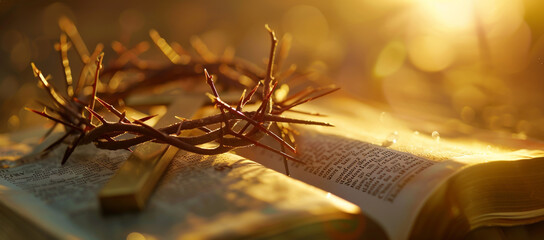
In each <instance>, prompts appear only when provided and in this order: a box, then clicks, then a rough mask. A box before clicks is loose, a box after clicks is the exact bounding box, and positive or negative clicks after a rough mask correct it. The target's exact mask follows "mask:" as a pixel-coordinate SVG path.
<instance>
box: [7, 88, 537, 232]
mask: <svg viewBox="0 0 544 240" xmlns="http://www.w3.org/2000/svg"><path fill="white" fill-rule="evenodd" d="M305 107H306V109H304V110H305V111H318V112H320V113H323V114H326V115H328V116H329V118H327V120H328V121H330V122H332V123H333V124H334V125H335V127H333V128H330V127H297V128H295V129H294V130H295V131H296V132H298V133H299V134H298V135H297V136H296V144H297V149H298V153H297V155H296V157H297V158H298V159H300V160H301V161H302V162H304V164H301V163H297V162H288V164H289V169H290V175H291V177H292V178H294V179H297V180H294V179H292V178H289V177H287V176H285V175H283V174H281V173H279V172H283V171H284V163H283V161H284V159H282V157H281V156H278V155H276V154H275V153H272V152H269V151H266V150H263V149H260V148H245V149H241V150H238V151H236V154H237V155H234V154H230V153H229V154H223V155H217V156H199V155H195V154H189V153H185V152H180V153H178V155H177V156H176V158H175V159H174V161H173V162H172V163H171V165H170V166H169V169H168V171H167V173H166V175H165V176H164V177H163V179H162V180H161V182H160V183H159V187H158V188H157V189H156V191H155V192H154V193H153V195H152V197H151V199H150V202H149V205H148V206H147V208H146V209H145V210H144V211H142V212H139V213H126V214H121V215H112V216H105V215H103V214H101V212H100V210H99V207H98V199H97V196H96V194H97V193H98V191H99V188H100V187H101V186H102V185H103V184H104V183H105V182H106V181H107V179H109V177H111V176H112V174H113V173H114V171H115V170H116V169H117V168H118V167H119V166H120V164H122V162H123V160H124V159H126V157H127V156H128V154H129V153H128V152H127V151H106V150H99V149H96V148H94V147H93V146H86V147H82V148H79V149H76V152H75V153H74V155H73V156H72V157H71V160H70V161H69V162H68V164H67V165H65V166H60V163H59V161H57V160H58V159H55V158H58V155H59V154H60V153H62V150H63V149H59V150H58V151H56V152H53V153H52V154H50V155H49V156H48V157H47V158H46V159H41V160H36V159H31V158H30V159H25V161H26V162H25V163H23V164H21V165H20V166H14V167H12V168H6V169H3V170H0V185H1V187H0V203H1V204H2V205H3V206H2V208H0V209H1V210H0V215H2V216H3V217H2V218H1V219H2V220H0V221H1V223H2V224H0V226H2V227H1V230H2V234H4V235H5V236H7V237H11V236H23V237H33V238H37V237H40V238H83V239H105V238H107V239H119V238H127V239H130V238H131V237H133V238H134V239H136V237H143V238H145V239H147V238H149V239H176V238H179V237H183V238H259V239H262V238H285V237H291V238H303V237H304V238H308V237H319V238H343V239H345V238H347V239H349V238H366V239H387V238H389V239H408V238H417V239H437V238H459V237H462V236H463V235H464V234H466V233H467V232H468V231H469V230H471V229H474V228H477V227H480V226H486V225H500V226H511V225H516V224H528V223H532V222H536V221H540V220H543V219H544V190H542V188H541V186H543V184H544V159H541V158H540V157H542V156H544V153H543V152H542V151H540V150H535V149H543V146H544V145H543V144H541V143H538V142H529V141H512V144H509V146H508V147H500V146H496V145H490V144H488V143H484V142H482V141H476V140H471V141H469V140H458V141H453V140H450V141H448V140H446V139H439V138H438V136H437V134H434V136H431V134H428V133H424V132H423V133H419V132H414V131H413V130H411V129H410V128H409V127H408V125H407V124H406V123H404V122H403V121H400V120H397V119H395V118H393V117H391V116H389V115H387V114H383V113H382V112H381V111H378V110H376V109H374V108H372V107H369V106H367V105H365V104H362V103H359V102H356V101H354V100H350V99H343V98H337V99H334V98H329V99H327V100H324V101H320V102H316V103H314V104H310V105H307V106H305ZM6 139H7V136H5V137H4V140H2V141H3V143H2V144H3V145H4V146H5V144H4V143H5V142H8V141H10V140H9V139H8V140H6ZM25 151H27V152H28V147H26V146H25V145H24V144H23V145H21V144H18V145H14V144H11V145H9V146H7V147H3V148H2V149H1V151H0V152H1V154H2V156H3V159H6V157H7V156H10V155H17V154H22V153H23V152H25ZM248 159H251V160H248ZM5 161H7V160H5ZM254 161H255V162H254ZM256 162H258V163H256ZM259 163H260V164H259ZM4 164H6V163H5V162H4ZM261 164H262V165H261ZM271 169H274V170H276V171H274V170H271ZM316 187H317V188H316ZM336 196H338V197H336ZM343 199H346V200H347V201H346V200H343Z"/></svg>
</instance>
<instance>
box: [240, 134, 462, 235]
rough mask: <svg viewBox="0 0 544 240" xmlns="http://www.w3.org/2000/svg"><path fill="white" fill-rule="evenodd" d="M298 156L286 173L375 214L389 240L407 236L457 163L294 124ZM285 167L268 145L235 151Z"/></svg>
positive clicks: (282, 170) (264, 163)
mask: <svg viewBox="0 0 544 240" xmlns="http://www.w3.org/2000/svg"><path fill="white" fill-rule="evenodd" d="M297 130H299V131H300V136H299V137H297V143H298V149H297V150H298V154H297V155H295V156H297V157H298V158H297V159H299V160H301V161H303V162H304V163H305V164H300V163H297V162H293V161H288V164H289V171H290V176H291V177H293V178H295V179H299V180H301V181H303V182H306V183H309V184H311V185H314V186H316V187H318V188H321V189H323V190H325V191H329V192H331V193H333V194H335V195H337V196H339V197H342V198H344V199H346V200H348V201H351V202H352V203H355V204H357V205H358V206H359V207H361V209H362V210H363V212H364V213H365V214H367V215H369V216H370V217H372V218H374V219H375V220H376V221H377V222H378V223H379V224H381V226H382V227H384V229H385V230H386V232H387V234H388V235H389V237H390V238H391V239H406V238H407V237H408V234H409V231H410V229H411V226H412V223H413V221H414V220H415V218H416V216H417V213H418V212H419V209H420V208H421V207H422V206H423V204H424V202H425V200H426V199H427V198H428V197H429V195H430V194H431V193H432V192H433V189H434V188H436V187H438V186H439V185H440V184H441V183H442V182H443V181H445V179H447V178H448V177H449V176H451V175H453V173H454V172H455V170H457V169H459V168H460V167H461V165H460V164H457V163H455V162H451V161H443V162H436V161H432V160H428V159H425V158H422V157H418V156H416V155H413V154H409V153H404V152H399V151H396V150H392V149H388V148H384V147H380V146H376V145H373V144H369V143H366V142H362V141H358V140H354V139H348V138H342V137H339V136H335V135H327V134H323V133H318V132H312V131H311V130H307V129H302V128H298V129H297ZM237 153H238V154H241V155H243V156H246V157H248V158H254V159H257V160H258V161H259V162H260V163H262V164H263V165H265V166H267V167H270V168H272V169H275V170H277V171H280V172H285V169H284V166H283V158H282V157H279V156H278V155H276V154H274V153H271V152H269V151H266V150H262V149H258V148H251V149H244V150H239V151H237Z"/></svg>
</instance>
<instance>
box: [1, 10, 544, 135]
mask: <svg viewBox="0 0 544 240" xmlns="http://www.w3.org/2000/svg"><path fill="white" fill-rule="evenodd" d="M542 11H544V2H543V1H539V0H382V1H374V0H343V1H325V0H313V1H302V0H300V1H279V0H267V1H251V0H238V1H210V0H207V1H172V0H169V1H155V2H151V1H141V0H137V1H126V2H117V1H104V0H95V1H15V0H0V53H1V54H0V56H2V57H1V58H0V103H1V106H0V110H1V112H2V114H0V132H8V131H15V130H19V129H24V128H26V127H28V126H31V125H33V124H42V123H44V120H43V119H41V118H40V117H38V116H32V114H30V113H27V112H26V111H24V110H22V109H23V107H24V106H27V105H28V104H31V101H32V98H33V96H37V95H39V94H42V93H41V92H42V91H43V90H40V89H39V88H38V86H37V81H36V79H35V78H34V77H33V74H32V70H31V67H30V62H31V61H33V62H35V63H36V65H37V66H38V67H39V68H40V69H41V70H42V71H43V72H44V73H45V74H46V75H47V74H51V76H52V77H53V78H52V81H53V82H54V83H55V84H57V86H62V85H61V84H62V81H63V79H62V77H63V74H62V65H61V63H60V57H59V53H58V52H57V51H56V50H55V49H54V48H53V45H54V44H55V43H56V42H58V41H59V40H58V39H59V34H60V29H59V25H58V19H59V17H61V16H67V17H69V18H70V19H72V20H73V21H74V22H75V24H76V26H77V27H78V29H79V32H80V34H81V35H82V37H83V39H84V40H85V42H86V43H87V45H88V46H87V47H88V48H89V49H93V48H94V46H96V44H97V43H100V42H101V43H104V44H105V46H106V47H105V52H106V55H105V62H106V64H107V63H108V56H110V57H112V56H116V55H115V53H114V52H113V51H112V50H111V47H110V44H111V42H112V41H114V40H117V41H120V42H121V43H123V44H125V45H126V46H135V45H136V44H138V43H139V42H141V41H144V40H145V41H149V40H150V39H149V35H148V32H149V29H151V28H154V29H157V30H158V31H159V33H161V35H162V36H163V37H164V38H166V39H167V40H168V41H177V42H179V43H180V44H181V45H183V46H185V47H186V48H188V47H189V46H190V44H189V41H190V39H191V36H194V35H198V36H199V37H200V38H201V39H202V40H203V41H204V42H205V43H206V44H207V45H208V47H209V48H210V50H211V51H212V52H215V53H219V54H220V53H222V52H223V51H224V49H225V48H226V47H227V46H232V47H234V48H235V49H236V53H237V56H239V57H242V58H245V59H248V60H251V61H253V62H256V63H261V62H262V61H263V58H265V57H266V56H267V54H268V50H269V39H268V35H267V34H266V32H265V30H264V28H263V25H264V24H265V23H268V24H270V26H271V27H272V28H273V29H275V30H276V31H277V33H278V35H280V36H281V35H283V34H285V33H289V34H291V36H292V39H293V40H292V43H293V45H292V48H291V54H290V56H289V62H290V63H296V64H297V65H298V66H299V68H300V69H310V70H312V71H314V72H317V73H321V76H325V77H322V78H320V81H323V82H331V83H335V84H337V85H339V86H340V87H342V88H343V89H344V90H345V91H347V92H349V93H350V94H352V95H353V96H355V97H357V98H359V99H361V100H363V101H367V102H373V103H380V104H383V105H385V106H386V107H387V108H388V109H389V110H390V111H392V112H395V113H401V114H407V115H410V116H417V117H421V118H422V119H429V118H433V117H436V116H439V117H440V118H445V119H447V124H449V125H452V126H454V127H455V128H456V129H458V130H459V131H461V132H465V133H467V134H470V132H471V131H472V129H475V128H483V129H491V130H493V131H498V132H502V133H504V134H508V135H512V136H514V137H516V138H521V139H524V138H527V137H531V138H537V139H540V140H544V103H543V102H544V96H543V94H542V93H543V92H544V91H543V90H544V82H543V76H544V75H543V74H544V37H543V36H544V35H543V34H544V14H542ZM149 51H150V52H154V53H160V51H158V50H157V49H156V48H155V47H154V46H152V47H151V49H150V50H149ZM151 56H159V54H156V55H151ZM69 58H71V59H73V60H72V61H71V64H72V70H73V71H74V72H76V73H78V72H79V70H80V68H81V66H80V65H77V62H79V61H76V60H77V58H78V57H77V55H76V54H75V53H74V51H71V52H70V54H69ZM262 66H264V64H263V65H262Z"/></svg>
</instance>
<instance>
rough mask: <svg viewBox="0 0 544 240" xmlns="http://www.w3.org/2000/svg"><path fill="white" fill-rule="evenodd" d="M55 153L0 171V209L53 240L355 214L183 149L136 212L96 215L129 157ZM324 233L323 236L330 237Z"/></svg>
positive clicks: (278, 226) (223, 233)
mask: <svg viewBox="0 0 544 240" xmlns="http://www.w3.org/2000/svg"><path fill="white" fill-rule="evenodd" d="M63 152H64V149H62V148H60V149H57V150H56V151H54V152H53V153H52V154H50V155H49V156H48V157H46V158H45V159H42V160H39V161H36V162H33V163H28V164H25V165H21V166H18V167H14V168H8V169H1V170H0V202H1V204H2V205H5V206H7V207H9V208H10V209H12V210H14V211H16V212H17V213H18V214H19V215H21V216H22V217H24V218H26V219H28V220H29V221H30V222H33V223H34V224H35V225H37V226H40V227H41V228H43V229H45V230H47V231H48V232H51V234H52V235H53V236H54V237H55V238H62V239H66V238H73V237H77V238H84V239H125V238H127V236H129V235H130V234H132V235H134V236H136V235H142V236H147V237H155V238H158V239H177V238H178V237H179V236H184V237H187V238H190V237H195V238H217V237H223V238H224V237H241V236H246V237H247V236H250V235H251V234H255V233H263V232H266V230H270V227H272V228H273V230H275V231H277V232H281V231H283V230H285V229H292V228H296V227H297V226H300V225H303V224H307V223H312V222H319V221H321V220H323V219H322V218H323V217H326V218H331V217H332V215H334V216H336V215H338V214H339V213H343V214H346V215H353V216H360V215H358V214H360V210H359V208H358V207H356V206H355V205H353V204H351V203H348V202H346V201H344V200H342V199H338V198H331V197H330V196H328V195H327V193H326V192H324V191H321V190H319V189H317V188H314V187H311V186H309V185H306V184H304V183H302V182H299V181H296V180H293V179H290V178H287V177H285V176H284V175H282V174H280V173H277V172H275V171H272V170H269V169H266V168H264V167H263V166H262V165H260V164H257V163H255V162H252V161H249V160H246V159H244V158H242V157H240V156H236V155H232V154H223V155H218V156H201V155H196V154H191V153H187V152H184V151H180V152H178V154H177V155H176V157H175V158H174V160H173V161H172V164H171V165H170V167H169V168H168V170H167V173H166V175H165V176H164V177H163V179H162V180H161V182H160V183H159V185H158V188H157V189H156V191H155V192H154V194H153V195H152V197H151V199H150V202H149V203H148V206H147V207H146V209H145V210H144V211H142V212H138V213H126V214H120V215H111V216H104V215H102V214H101V212H100V209H99V205H98V198H97V193H98V191H99V189H100V188H101V186H102V185H103V184H104V183H105V182H106V181H107V180H108V179H109V178H110V177H111V176H112V175H113V173H114V172H115V170H116V169H118V168H119V166H120V164H122V162H123V161H124V160H125V159H126V157H127V156H128V154H129V152H128V151H124V150H119V151H108V150H100V149H96V148H95V147H94V146H92V145H91V144H89V145H85V146H80V147H78V148H76V151H75V152H74V153H73V155H72V156H71V157H70V159H69V161H68V162H67V163H66V165H64V166H61V165H60V159H61V158H60V156H62V154H63ZM336 217H338V218H343V217H344V218H345V217H346V216H343V217H342V216H336ZM27 227H28V226H27ZM329 230H330V229H329ZM329 230H327V231H325V232H326V233H331V234H334V229H333V230H332V231H329Z"/></svg>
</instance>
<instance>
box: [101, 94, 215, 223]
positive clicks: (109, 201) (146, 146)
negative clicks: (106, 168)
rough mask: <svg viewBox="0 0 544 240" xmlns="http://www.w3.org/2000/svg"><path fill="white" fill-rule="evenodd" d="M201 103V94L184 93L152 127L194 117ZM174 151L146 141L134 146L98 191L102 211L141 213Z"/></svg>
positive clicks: (175, 149)
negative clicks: (180, 118) (186, 117)
mask: <svg viewBox="0 0 544 240" xmlns="http://www.w3.org/2000/svg"><path fill="white" fill-rule="evenodd" d="M205 100H206V98H205V97H204V96H203V95H201V94H198V95H196V94H195V95H189V94H184V95H183V96H180V97H178V98H176V99H175V100H174V101H173V102H172V103H171V104H170V105H169V107H168V111H167V112H166V114H165V115H164V116H162V117H161V119H160V120H159V121H158V122H157V124H156V125H155V127H165V126H168V125H170V124H172V123H174V122H175V121H176V119H175V116H182V115H184V116H189V117H194V115H195V114H196V113H197V112H198V110H199V109H200V108H201V107H202V106H203V105H204V102H205ZM177 152H178V148H176V147H173V146H169V145H167V144H160V143H154V142H146V143H143V144H140V145H138V146H137V147H136V148H135V149H134V151H133V152H132V154H131V155H130V156H129V157H128V159H127V160H126V161H125V162H124V163H123V165H122V166H121V167H120V168H119V170H118V171H117V172H116V174H115V175H114V176H113V177H112V178H111V179H110V181H109V182H108V183H106V184H105V185H104V187H103V188H102V190H101V191H100V193H99V201H100V206H101V208H102V212H103V213H106V214H109V213H121V212H127V211H139V210H142V209H143V208H144V207H145V205H146V203H147V200H148V199H149V196H150V195H151V193H152V192H153V189H155V186H156V185H157V183H158V182H159V180H160V178H161V176H162V175H163V173H164V172H165V170H166V169H167V167H168V165H169V164H170V162H171V161H172V159H173V158H174V156H175V155H176V153H177Z"/></svg>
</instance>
